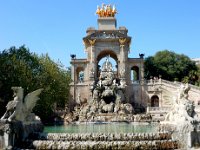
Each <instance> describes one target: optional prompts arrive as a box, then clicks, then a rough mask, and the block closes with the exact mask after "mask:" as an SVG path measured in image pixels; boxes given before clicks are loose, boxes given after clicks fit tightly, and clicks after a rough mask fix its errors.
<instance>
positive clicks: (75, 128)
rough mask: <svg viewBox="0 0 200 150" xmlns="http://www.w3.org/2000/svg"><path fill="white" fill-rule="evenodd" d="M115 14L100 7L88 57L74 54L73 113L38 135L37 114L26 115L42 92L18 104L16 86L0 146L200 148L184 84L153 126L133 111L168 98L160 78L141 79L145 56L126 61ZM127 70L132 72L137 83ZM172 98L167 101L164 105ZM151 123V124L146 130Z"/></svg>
mask: <svg viewBox="0 0 200 150" xmlns="http://www.w3.org/2000/svg"><path fill="white" fill-rule="evenodd" d="M116 12H117V11H116V8H115V6H113V7H111V5H104V4H103V5H102V8H100V7H98V8H97V12H96V13H97V14H98V29H97V30H96V29H94V28H93V27H90V28H88V30H87V36H86V37H84V38H83V42H84V45H85V52H87V53H88V54H87V56H88V58H86V59H76V55H71V56H72V61H71V62H70V63H71V65H72V66H71V67H72V69H71V77H72V81H73V82H72V83H71V84H70V94H71V95H72V97H71V98H70V102H72V104H71V105H69V106H71V107H70V109H71V110H73V111H72V112H71V113H70V114H66V115H65V117H64V118H63V119H64V121H65V123H66V125H65V126H64V127H63V126H54V127H53V131H50V130H51V129H52V127H50V128H48V127H47V128H45V130H44V131H45V132H42V131H43V126H42V124H41V122H40V120H39V118H38V117H37V116H35V115H34V114H33V113H31V111H32V109H33V107H34V106H35V103H36V101H37V100H38V95H39V94H40V92H41V89H39V90H36V91H34V92H32V93H30V94H28V95H27V96H26V97H25V99H24V100H25V101H24V102H22V100H23V89H22V88H20V87H15V88H13V90H14V92H15V93H16V95H15V97H14V100H13V101H11V102H9V103H8V105H7V111H6V113H5V114H4V116H3V117H2V118H1V120H0V123H1V124H0V149H1V148H6V149H12V148H19V149H20V148H22V149H27V148H30V149H120V150H121V149H137V150H138V149H146V150H149V149H155V150H157V149H158V150H159V149H178V148H183V149H186V148H192V147H194V146H196V147H198V146H199V145H200V138H199V137H200V132H199V117H198V115H197V113H196V112H195V110H194V103H193V102H192V101H191V100H189V99H188V92H189V90H190V86H189V85H182V86H181V87H180V89H179V91H178V95H177V96H176V97H175V98H174V103H173V105H172V109H171V111H169V112H168V113H167V115H166V116H165V114H164V113H163V114H162V115H163V116H165V119H164V121H161V122H160V123H159V122H157V123H155V124H153V123H152V122H153V120H152V115H151V114H150V113H148V112H150V111H147V113H143V114H137V112H140V113H141V111H137V107H136V106H134V105H133V104H138V106H140V108H144V109H145V108H148V105H149V104H150V102H149V101H150V99H151V100H152V101H151V102H152V105H153V106H152V107H153V108H154V109H155V108H156V109H158V110H159V109H160V108H164V106H165V104H164V102H166V100H165V97H164V96H163V95H162V94H164V92H165V91H166V90H165V89H163V88H162V86H163V85H162V83H161V81H162V80H161V79H159V80H158V79H156V80H152V79H151V80H150V82H149V84H148V83H145V81H144V71H143V70H144V60H143V56H144V54H140V55H139V56H140V58H128V53H129V52H130V43H131V37H129V36H128V35H127V33H128V30H127V29H126V28H125V27H119V29H117V28H116V24H117V23H116V21H117V20H116V18H115V14H116ZM103 57H106V60H105V62H104V63H103V65H102V68H101V70H100V69H99V65H98V62H99V61H100V60H101V59H102V58H103ZM110 57H112V58H113V59H114V60H115V61H116V62H117V63H116V64H117V65H116V67H117V71H114V70H113V65H112V63H111V62H110V60H109V59H110ZM131 71H135V74H136V75H137V76H136V78H135V81H134V82H132V80H131V75H130V74H131ZM78 77H79V79H78ZM158 82H159V84H157V83H158ZM135 83H136V84H135ZM166 83H167V85H170V86H171V85H172V84H171V82H170V83H169V82H165V84H166ZM168 87H169V86H168ZM173 90H174V89H173ZM172 95H173V94H172ZM168 97H172V96H171V95H169V94H168ZM159 101H160V102H159ZM171 101H172V99H171V98H170V100H169V101H167V103H169V102H171ZM155 106H156V107H155ZM168 106H171V105H168ZM159 111H160V110H159ZM143 112H144V111H143ZM159 121H160V120H159ZM146 125H147V126H146ZM149 125H151V126H152V127H150V128H148V127H149ZM122 126H123V127H122ZM156 126H157V127H158V128H159V130H157V127H156ZM121 127H122V128H121ZM138 128H139V129H138ZM141 128H143V130H141ZM137 129H138V130H137ZM61 130H62V131H61ZM2 141H3V142H2Z"/></svg>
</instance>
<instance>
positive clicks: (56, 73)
mask: <svg viewBox="0 0 200 150" xmlns="http://www.w3.org/2000/svg"><path fill="white" fill-rule="evenodd" d="M69 82H70V76H69V73H68V72H67V71H66V70H65V69H63V66H62V64H61V63H55V62H54V61H52V60H51V59H50V58H49V57H48V55H45V56H37V55H36V54H33V53H30V52H29V49H27V48H26V47H25V46H21V47H19V48H16V47H11V48H10V49H8V50H4V51H2V52H1V53H0V100H1V101H3V103H0V105H4V107H3V106H0V107H1V108H4V109H1V110H0V115H2V113H3V112H4V111H5V105H6V104H7V102H8V101H9V100H11V99H13V97H12V91H11V87H12V86H21V87H23V88H24V91H25V94H24V95H26V94H27V93H29V92H32V91H34V90H36V89H38V88H43V89H44V90H43V92H42V94H41V96H40V98H41V99H40V100H39V101H38V104H37V106H36V108H35V109H34V111H35V113H36V114H37V115H38V116H40V117H41V118H42V120H48V117H50V116H51V115H52V114H53V105H54V104H55V103H56V104H58V106H60V107H64V105H65V103H66V102H67V100H68V94H69Z"/></svg>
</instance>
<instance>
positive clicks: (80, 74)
mask: <svg viewBox="0 0 200 150" xmlns="http://www.w3.org/2000/svg"><path fill="white" fill-rule="evenodd" d="M76 81H78V82H83V81H84V68H83V67H77V68H76Z"/></svg>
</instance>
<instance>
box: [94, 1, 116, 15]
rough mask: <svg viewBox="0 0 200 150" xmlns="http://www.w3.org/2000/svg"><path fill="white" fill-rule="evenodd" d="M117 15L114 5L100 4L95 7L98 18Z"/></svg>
mask: <svg viewBox="0 0 200 150" xmlns="http://www.w3.org/2000/svg"><path fill="white" fill-rule="evenodd" d="M116 13H117V10H116V8H115V5H113V6H111V5H110V4H109V5H105V4H102V6H101V7H100V6H97V10H96V14H97V15H98V16H99V17H115V14H116Z"/></svg>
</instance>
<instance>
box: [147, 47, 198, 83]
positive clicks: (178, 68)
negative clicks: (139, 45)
mask: <svg viewBox="0 0 200 150" xmlns="http://www.w3.org/2000/svg"><path fill="white" fill-rule="evenodd" d="M197 71H198V68H197V66H196V65H195V63H194V62H193V61H191V60H190V58H189V57H188V56H185V55H183V54H176V53H174V52H172V51H168V50H164V51H159V52H157V53H156V54H155V56H150V57H147V58H146V59H145V76H146V78H150V77H151V76H152V77H153V76H159V75H161V76H162V78H163V79H166V80H170V81H174V80H176V81H183V82H189V83H191V84H195V82H196V81H197V80H198V77H197V76H196V75H197V73H196V72H197Z"/></svg>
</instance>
